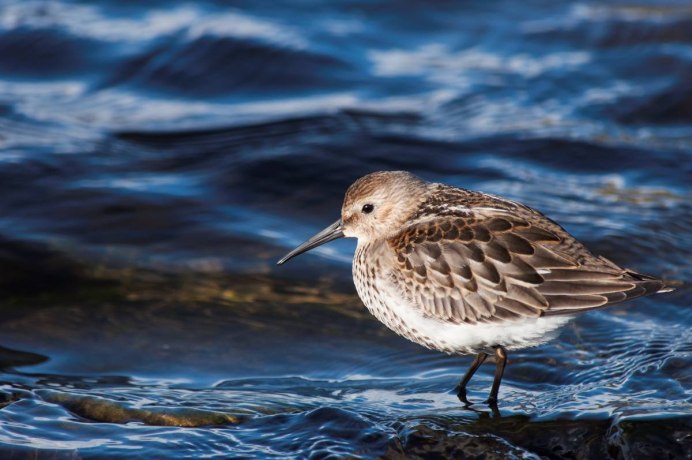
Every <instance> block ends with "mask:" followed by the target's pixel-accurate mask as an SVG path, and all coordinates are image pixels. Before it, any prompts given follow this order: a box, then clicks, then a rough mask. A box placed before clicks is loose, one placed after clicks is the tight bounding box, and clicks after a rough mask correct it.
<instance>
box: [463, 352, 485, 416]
mask: <svg viewBox="0 0 692 460" xmlns="http://www.w3.org/2000/svg"><path fill="white" fill-rule="evenodd" d="M487 357H488V354H487V353H483V352H480V353H478V354H477V355H476V357H475V358H474V360H473V362H472V363H471V367H469V370H468V371H466V374H464V377H463V378H462V379H461V381H460V382H459V385H457V388H456V391H457V398H459V400H460V401H461V402H463V403H464V404H467V405H470V404H471V402H470V401H469V400H468V399H466V385H468V383H469V380H471V377H473V374H475V373H476V371H477V370H478V368H479V367H481V364H483V362H484V361H485V359H486V358H487Z"/></svg>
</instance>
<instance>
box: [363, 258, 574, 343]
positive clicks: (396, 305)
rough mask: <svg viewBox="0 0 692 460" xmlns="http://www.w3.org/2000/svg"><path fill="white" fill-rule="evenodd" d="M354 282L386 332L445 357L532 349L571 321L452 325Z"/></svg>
mask: <svg viewBox="0 0 692 460" xmlns="http://www.w3.org/2000/svg"><path fill="white" fill-rule="evenodd" d="M354 271H355V270H354ZM354 274H355V273H354ZM355 282H356V283H355V284H356V290H357V291H358V295H359V296H360V298H361V300H362V301H363V303H364V304H365V306H366V307H367V308H368V310H369V311H370V313H372V314H373V315H374V316H375V317H376V318H377V319H379V320H380V321H381V322H382V323H384V324H385V325H386V326H387V327H388V328H390V329H391V330H393V331H394V332H396V333H397V334H399V335H401V336H403V337H405V338H407V339H409V340H411V341H412V342H415V343H417V344H420V345H423V346H424V347H426V348H430V349H433V350H438V351H443V352H445V353H454V354H471V353H478V352H480V351H488V350H490V349H492V347H493V346H496V345H502V346H503V347H505V348H506V349H508V350H516V349H520V348H526V347H533V346H536V345H540V344H542V343H545V342H547V341H548V340H550V339H552V338H554V337H555V336H556V335H557V329H558V328H559V327H560V326H563V325H564V324H566V323H567V322H568V321H569V320H570V319H571V317H570V316H548V317H541V318H524V319H519V320H515V321H503V322H498V323H477V324H454V323H451V322H447V321H441V320H438V319H435V318H431V317H426V316H424V315H423V314H422V313H421V310H420V308H418V307H416V306H415V305H411V304H409V302H407V301H406V300H405V299H404V298H403V296H401V295H397V294H398V292H392V290H393V289H392V288H389V289H387V287H385V286H383V285H382V284H381V283H377V284H378V285H379V289H377V290H374V289H373V288H372V285H368V283H367V282H366V280H364V279H363V278H361V277H355Z"/></svg>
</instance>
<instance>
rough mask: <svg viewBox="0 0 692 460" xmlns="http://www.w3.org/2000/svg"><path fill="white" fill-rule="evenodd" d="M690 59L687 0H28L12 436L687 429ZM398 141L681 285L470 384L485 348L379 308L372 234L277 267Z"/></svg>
mask: <svg viewBox="0 0 692 460" xmlns="http://www.w3.org/2000/svg"><path fill="white" fill-rule="evenodd" d="M691 75H692V9H691V8H690V7H689V5H688V4H687V3H685V2H679V3H665V4H664V3H655V2H649V3H643V2H642V3H636V4H635V3H608V4H606V3H602V2H591V3H590V2H580V3H572V4H557V3H555V2H540V1H531V2H492V3H490V2H464V3H457V2H436V3H435V4H434V5H431V4H429V3H428V2H414V1H408V2H391V1H377V2H359V1H340V2H316V1H301V2H264V3H258V2H253V3H252V4H247V3H246V4H240V3H238V4H236V3H235V2H220V1H214V0H205V1H198V2H189V3H182V2H146V5H145V6H143V4H142V3H141V2H116V1H113V0H103V1H90V2H86V1H85V2H69V1H66V0H56V1H31V0H21V1H20V0H17V1H10V0H5V1H4V2H2V4H1V5H0V197H1V198H0V274H1V275H0V294H1V295H0V311H1V312H2V318H3V320H2V321H1V322H0V340H1V341H0V369H1V374H0V384H1V387H0V391H1V395H0V396H1V398H0V399H1V400H2V401H3V402H2V408H1V409H0V421H1V422H0V450H1V451H2V456H3V457H6V458H7V457H11V458H25V457H26V458H51V459H55V458H99V457H100V458H114V457H128V458H130V457H138V458H161V457H172V456H176V457H195V458H202V457H247V458H253V457H265V458H266V457H276V458H286V457H305V456H309V455H312V456H315V457H326V456H330V455H331V456H334V457H344V456H353V457H373V456H385V457H390V458H397V457H398V456H399V457H400V456H409V457H416V456H433V455H439V456H476V455H482V454H485V455H487V456H488V457H496V458H507V457H514V458H522V457H525V458H536V457H537V456H543V457H552V458H575V457H577V458H605V457H608V456H611V457H624V458H651V457H657V458H669V457H670V458H684V457H687V458H690V457H691V456H692V434H691V433H692V428H691V425H692V423H691V421H690V420H691V419H692V417H691V415H692V410H691V409H690V407H691V400H690V396H691V395H690V383H691V382H690V380H691V378H690V377H691V373H690V351H691V350H692V337H691V333H690V325H692V311H691V310H690V308H689V307H690V290H689V287H688V286H689V279H690V273H691V270H690V268H691V264H690V260H692V258H691V256H692V237H691V236H690V232H689V229H690V227H692V212H690V211H691V210H692V205H691V203H692V201H691V199H690V198H691V196H692V191H691V189H690V184H692V156H691V151H692V111H691V110H690V108H691V107H692V83H691V82H692V80H691V78H690V76H691ZM379 169H407V170H410V171H413V172H415V173H416V174H419V175H420V176H422V177H424V178H426V179H428V180H436V181H442V182H446V183H450V184H455V185H459V186H464V187H468V188H472V189H479V190H483V191H487V192H491V193H495V194H500V195H504V196H508V197H511V198H514V199H518V200H521V201H523V202H525V203H527V204H529V205H532V206H534V207H536V208H538V209H540V210H542V211H544V212H545V213H547V214H548V215H549V216H551V217H552V218H554V219H555V220H557V221H559V222H561V223H562V224H563V225H565V226H566V228H567V229H568V230H569V231H571V232H572V233H573V234H574V235H575V236H577V237H578V238H579V239H581V240H583V241H584V242H586V243H587V245H588V246H589V247H590V248H592V250H593V251H594V252H597V253H600V254H603V255H605V256H607V257H609V258H611V259H613V260H615V261H616V262H618V263H620V264H622V265H625V266H628V267H632V268H633V269H636V270H639V271H642V272H644V273H650V274H654V275H659V276H662V277H664V278H665V279H666V280H668V281H669V282H670V283H671V284H673V285H675V286H676V287H677V290H676V291H675V292H674V293H671V294H666V295H659V296H654V297H649V298H644V299H637V300H635V301H633V302H630V303H628V304H624V305H618V306H615V307H612V308H609V309H607V310H604V311H596V312H591V313H588V314H584V315H582V316H580V317H579V318H578V319H577V320H576V321H573V322H572V323H570V324H569V325H568V326H567V327H566V328H564V330H563V331H562V333H561V334H560V336H559V337H558V338H557V339H556V340H554V341H552V342H550V343H549V344H547V345H544V346H542V347H540V348H536V349H527V350H524V351H521V352H516V353H513V354H512V355H511V356H510V359H511V364H510V366H509V367H508V371H507V373H506V377H505V380H504V383H503V387H502V388H501V391H500V397H501V404H500V413H499V414H493V413H491V412H490V411H489V410H488V409H487V407H485V406H483V405H478V406H474V407H476V411H471V410H465V409H464V408H463V407H461V405H460V404H459V402H458V401H457V399H456V397H455V396H454V395H453V394H451V390H452V388H453V387H454V385H455V384H456V382H457V379H458V378H459V377H460V375H461V374H462V373H463V372H464V370H465V368H466V366H468V363H469V361H470V358H468V357H466V358H464V357H450V356H445V355H442V354H439V353H434V352H430V351H426V350H424V349H422V348H420V347H418V346H416V345H413V344H410V343H408V342H406V341H405V340H403V339H401V338H399V337H397V336H395V335H394V334H392V333H390V332H389V331H387V330H386V329H384V328H383V326H381V325H380V324H379V323H377V322H376V321H375V320H374V319H373V318H371V317H370V316H369V315H368V313H367V312H366V311H365V309H364V307H363V306H362V304H361V303H360V301H359V300H358V298H357V297H356V296H355V292H354V289H353V286H352V283H351V280H350V268H349V264H350V259H351V255H352V251H353V247H354V244H353V242H351V241H342V242H335V243H334V244H331V245H329V246H327V247H324V248H322V249H321V250H319V251H315V253H314V254H312V255H307V256H302V257H300V258H298V259H296V260H295V261H292V262H291V264H289V265H286V266H283V267H275V266H274V262H275V261H276V260H277V259H278V257H280V256H281V255H283V254H284V253H285V252H287V250H288V249H290V248H292V247H294V246H295V245H296V244H297V243H299V242H301V241H302V240H303V239H305V238H306V237H307V236H309V235H311V234H312V233H314V232H315V231H317V230H318V229H320V228H322V227H324V226H326V225H327V224H329V223H331V222H333V220H334V219H335V218H336V217H337V215H338V209H339V206H340V200H341V197H342V194H343V191H344V190H345V188H346V186H347V185H348V184H350V183H351V182H352V181H353V180H354V179H355V178H357V177H359V176H361V175H363V174H365V173H367V172H371V171H374V170H379ZM492 368H493V366H492V365H487V366H484V367H483V368H481V370H480V371H479V373H478V374H477V376H476V377H475V378H474V380H473V381H472V383H471V385H470V388H469V390H470V393H469V397H470V398H471V399H473V400H482V399H484V398H485V397H486V395H487V392H488V390H489V387H490V383H491V380H492V371H493V369H492ZM177 425H187V426H183V427H181V426H177Z"/></svg>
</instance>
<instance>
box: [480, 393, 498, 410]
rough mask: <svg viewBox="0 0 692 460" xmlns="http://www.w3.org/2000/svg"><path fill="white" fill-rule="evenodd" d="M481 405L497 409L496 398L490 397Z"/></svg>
mask: <svg viewBox="0 0 692 460" xmlns="http://www.w3.org/2000/svg"><path fill="white" fill-rule="evenodd" d="M483 404H487V405H488V406H490V407H497V398H496V397H494V396H490V397H489V398H488V399H486V400H485V401H483Z"/></svg>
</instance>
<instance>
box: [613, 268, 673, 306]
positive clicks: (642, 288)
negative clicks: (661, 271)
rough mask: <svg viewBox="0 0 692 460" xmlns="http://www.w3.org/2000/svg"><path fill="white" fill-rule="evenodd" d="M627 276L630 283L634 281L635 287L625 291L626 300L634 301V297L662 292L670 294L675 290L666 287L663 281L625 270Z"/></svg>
mask: <svg viewBox="0 0 692 460" xmlns="http://www.w3.org/2000/svg"><path fill="white" fill-rule="evenodd" d="M627 276H628V277H629V278H630V280H631V281H634V283H635V287H634V288H633V289H630V290H629V291H626V292H625V294H626V295H627V300H629V299H634V298H636V297H641V296H645V295H650V294H657V293H662V292H670V291H674V290H675V289H674V288H672V287H670V286H666V285H665V283H664V282H663V280H661V279H659V278H655V277H653V276H649V275H644V274H643V273H637V272H634V271H631V270H627Z"/></svg>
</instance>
